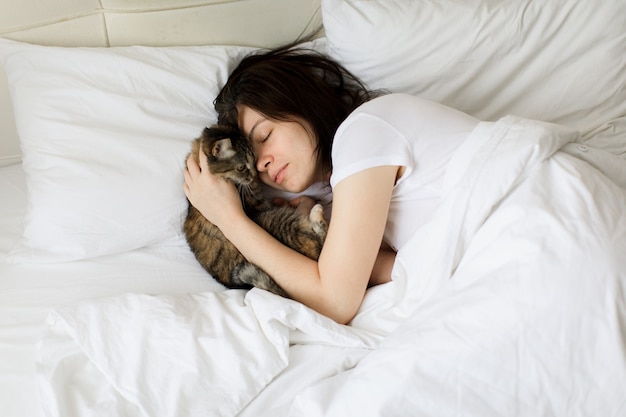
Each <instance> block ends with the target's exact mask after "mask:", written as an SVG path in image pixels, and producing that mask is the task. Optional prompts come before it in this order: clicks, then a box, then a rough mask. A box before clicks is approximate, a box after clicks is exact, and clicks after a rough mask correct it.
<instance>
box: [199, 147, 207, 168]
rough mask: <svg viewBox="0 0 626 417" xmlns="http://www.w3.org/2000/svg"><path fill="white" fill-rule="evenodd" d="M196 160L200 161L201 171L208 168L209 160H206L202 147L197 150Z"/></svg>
mask: <svg viewBox="0 0 626 417" xmlns="http://www.w3.org/2000/svg"><path fill="white" fill-rule="evenodd" d="M198 161H200V170H201V171H208V170H209V161H208V160H207V157H206V154H205V153H204V152H203V151H202V148H200V149H199V150H198Z"/></svg>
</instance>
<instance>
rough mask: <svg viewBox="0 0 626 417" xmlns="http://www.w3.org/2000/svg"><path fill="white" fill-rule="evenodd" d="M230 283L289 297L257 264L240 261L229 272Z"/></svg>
mask: <svg viewBox="0 0 626 417" xmlns="http://www.w3.org/2000/svg"><path fill="white" fill-rule="evenodd" d="M231 283H233V284H234V285H237V286H248V285H250V286H253V287H257V288H261V289H263V290H266V291H269V292H271V293H274V294H277V295H280V296H282V297H286V298H289V295H288V294H287V293H286V292H285V291H284V290H283V289H282V288H281V287H280V286H279V285H278V284H277V283H276V282H275V281H274V280H273V279H272V277H270V276H269V275H267V274H266V273H265V271H263V270H262V269H261V268H259V267H258V266H256V265H254V264H251V263H250V262H242V263H240V264H238V265H237V266H235V267H234V268H233V270H232V272H231Z"/></svg>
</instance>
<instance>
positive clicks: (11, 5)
mask: <svg viewBox="0 0 626 417" xmlns="http://www.w3.org/2000/svg"><path fill="white" fill-rule="evenodd" d="M321 33H322V17H321V12H320V0H46V1H32V0H28V1H20V2H16V1H14V0H0V37H4V38H8V39H14V40H19V41H24V42H29V43H36V44H42V45H60V46H100V47H108V46H127V45H149V46H171V45H208V44H213V45H246V46H258V47H274V46H278V45H281V44H285V43H288V42H293V41H299V40H302V41H304V40H308V39H311V38H315V37H318V36H320V34H321ZM19 158H20V157H19V144H18V141H17V133H16V132H15V124H14V121H13V114H12V110H11V105H10V100H9V96H8V90H7V85H6V77H5V75H4V73H3V72H2V70H1V69H0V165H6V164H9V163H14V162H17V161H19Z"/></svg>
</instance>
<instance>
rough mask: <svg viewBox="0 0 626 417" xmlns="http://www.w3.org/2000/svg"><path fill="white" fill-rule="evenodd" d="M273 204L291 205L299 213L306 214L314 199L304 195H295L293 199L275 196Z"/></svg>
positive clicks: (309, 210) (313, 203)
mask: <svg viewBox="0 0 626 417" xmlns="http://www.w3.org/2000/svg"><path fill="white" fill-rule="evenodd" d="M274 204H276V205H278V206H291V207H294V208H296V210H298V211H299V212H300V213H303V214H306V215H308V214H309V213H310V212H311V209H312V208H313V206H314V205H315V200H313V199H312V198H311V197H308V196H305V195H303V196H300V197H296V198H294V199H293V200H285V199H284V198H280V197H277V198H275V199H274Z"/></svg>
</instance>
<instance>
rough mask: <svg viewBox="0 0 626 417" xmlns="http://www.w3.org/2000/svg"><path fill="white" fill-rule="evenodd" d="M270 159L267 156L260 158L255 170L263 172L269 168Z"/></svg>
mask: <svg viewBox="0 0 626 417" xmlns="http://www.w3.org/2000/svg"><path fill="white" fill-rule="evenodd" d="M271 164H272V159H271V158H270V157H269V156H260V157H259V158H257V161H256V170H257V171H259V172H265V171H267V170H268V169H269V168H270V165H271Z"/></svg>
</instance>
